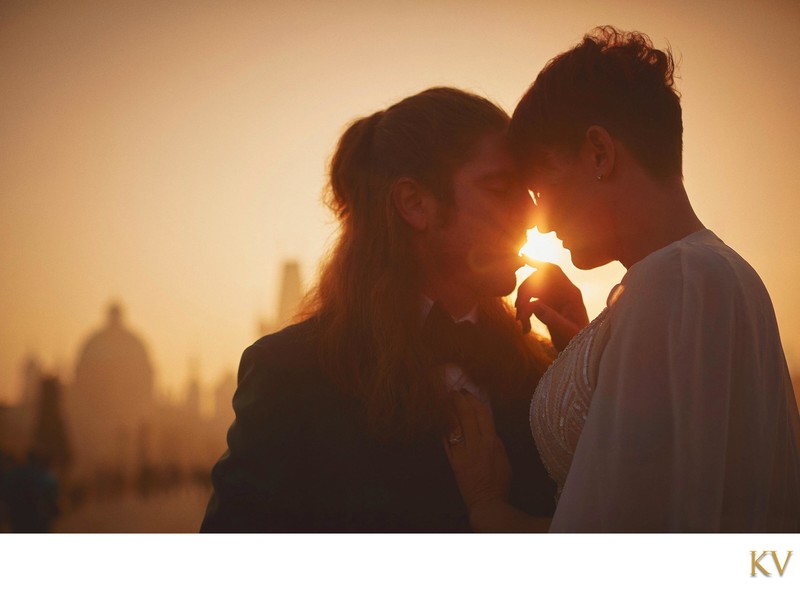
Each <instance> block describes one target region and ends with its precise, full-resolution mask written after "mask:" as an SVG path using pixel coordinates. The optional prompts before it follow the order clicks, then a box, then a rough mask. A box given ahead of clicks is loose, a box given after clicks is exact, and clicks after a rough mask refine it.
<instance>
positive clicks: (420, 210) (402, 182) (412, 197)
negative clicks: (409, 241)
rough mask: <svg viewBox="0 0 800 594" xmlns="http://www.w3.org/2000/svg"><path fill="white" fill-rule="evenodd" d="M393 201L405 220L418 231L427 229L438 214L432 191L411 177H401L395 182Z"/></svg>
mask: <svg viewBox="0 0 800 594" xmlns="http://www.w3.org/2000/svg"><path fill="white" fill-rule="evenodd" d="M392 202H393V203H394V207H395V208H396V209H397V212H399V213H400V216H401V217H403V220H404V221H405V222H406V223H408V225H409V226H410V227H411V228H412V229H414V230H416V231H425V230H426V229H427V228H428V227H429V226H430V225H431V223H432V222H433V220H434V217H435V215H436V212H435V210H436V209H435V204H434V200H433V196H431V193H430V191H429V190H428V189H427V188H425V187H424V186H423V185H421V184H420V183H419V182H418V181H417V180H415V179H413V178H411V177H401V178H400V179H398V180H397V181H396V182H395V183H394V185H393V186H392Z"/></svg>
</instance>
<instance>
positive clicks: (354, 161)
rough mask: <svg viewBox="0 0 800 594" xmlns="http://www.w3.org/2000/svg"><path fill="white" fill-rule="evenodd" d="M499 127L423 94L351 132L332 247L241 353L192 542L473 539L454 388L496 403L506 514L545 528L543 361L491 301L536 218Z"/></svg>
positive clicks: (338, 164) (502, 124)
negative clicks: (456, 473) (538, 417)
mask: <svg viewBox="0 0 800 594" xmlns="http://www.w3.org/2000/svg"><path fill="white" fill-rule="evenodd" d="M508 123H509V118H508V116H507V114H506V113H505V112H503V111H502V110H501V109H500V108H498V107H497V106H495V105H494V104H492V103H491V102H489V101H487V100H486V99H483V98H480V97H478V96H475V95H472V94H470V93H466V92H463V91H459V90H456V89H450V88H433V89H429V90H427V91H424V92H422V93H419V94H417V95H414V96H412V97H408V98H406V99H404V100H403V101H400V102H399V103H397V104H395V105H393V106H391V107H389V108H388V109H386V110H384V111H379V112H377V113H375V114H373V115H371V116H369V117H365V118H362V119H359V120H357V121H355V122H354V123H353V124H352V125H350V127H349V128H348V129H347V130H346V131H345V133H344V134H343V135H342V137H341V139H340V141H339V144H338V146H337V148H336V151H335V153H334V155H333V158H332V160H331V165H330V187H329V192H328V197H327V203H328V206H329V207H330V208H331V209H332V211H333V212H334V213H335V215H336V217H337V218H338V221H339V224H340V233H339V236H338V240H337V242H336V245H335V246H334V248H333V250H332V252H331V254H330V256H329V258H328V260H327V262H326V264H325V265H324V267H323V269H322V272H321V274H320V277H319V280H318V282H317V284H316V286H315V288H314V289H313V290H312V291H311V292H310V294H309V295H308V296H307V299H306V307H305V310H304V311H305V313H304V314H303V316H302V318H303V319H302V321H301V322H300V323H298V324H295V325H293V326H290V327H288V328H285V329H284V330H282V331H281V332H278V333H276V334H272V335H269V336H265V337H263V338H262V339H260V340H258V341H257V342H256V343H255V344H254V345H252V346H251V347H250V348H248V349H247V350H246V351H245V353H244V355H243V357H242V362H241V367H240V370H239V385H238V388H237V391H236V394H235V395H234V399H233V406H234V409H235V412H236V420H235V421H234V423H233V425H232V426H231V428H230V430H229V433H228V451H227V452H226V453H225V455H224V456H223V457H222V459H221V460H220V461H219V462H218V463H217V464H216V466H215V467H214V470H213V471H212V479H213V484H214V494H213V495H212V498H211V501H210V503H209V506H208V510H207V512H206V516H205V519H204V521H203V525H202V528H201V530H203V531H209V532H219V531H222V532H283V531H288V532H454V531H467V530H470V524H469V518H468V512H467V508H466V506H465V505H464V504H463V502H462V500H461V498H460V496H459V491H458V488H457V485H456V482H455V479H454V477H453V474H452V471H451V470H450V467H449V465H448V461H447V458H446V455H445V451H444V449H443V448H442V436H443V435H445V434H446V433H447V429H448V427H449V426H450V416H449V411H450V410H451V409H450V407H449V402H450V400H449V398H448V396H449V394H451V393H452V392H453V391H456V390H469V391H470V392H473V393H476V394H478V395H479V397H481V398H483V399H484V401H485V402H487V403H490V404H491V407H492V410H493V415H494V420H495V423H496V426H497V430H498V433H499V435H500V437H501V438H502V439H503V441H504V443H505V447H506V450H507V452H508V456H509V459H510V463H511V466H512V467H514V468H518V469H519V472H517V473H515V477H518V478H515V479H514V481H513V484H512V487H511V499H512V501H514V502H515V504H516V505H519V506H520V508H521V509H524V510H526V512H527V513H529V514H530V515H532V516H537V517H542V518H547V517H549V516H551V515H552V512H553V508H554V501H553V497H554V493H555V490H554V484H553V483H552V481H551V480H550V479H549V478H548V476H547V473H546V471H545V470H544V468H543V466H542V463H541V461H540V460H539V457H538V454H537V452H536V448H535V445H534V442H533V440H532V439H531V436H530V432H529V429H528V426H527V414H526V411H527V408H528V403H529V401H530V396H531V394H532V392H533V389H534V388H535V385H536V383H537V381H538V379H539V377H540V376H541V374H542V373H543V371H544V370H545V369H546V367H547V366H548V365H549V363H550V362H551V360H552V352H553V351H552V347H551V346H550V345H549V344H547V343H545V342H543V341H542V340H541V339H539V338H538V337H536V336H533V335H526V334H523V332H522V331H521V329H520V326H519V324H518V323H517V322H516V320H515V319H514V315H513V313H511V311H510V309H509V307H508V306H507V305H506V304H505V303H504V301H503V300H502V297H503V296H505V295H508V294H509V293H511V292H512V291H513V290H514V287H515V284H516V277H515V271H516V270H517V269H518V268H519V267H520V266H521V261H520V258H519V256H518V250H519V248H520V247H521V246H522V244H523V243H524V241H525V238H526V229H527V228H528V227H530V226H531V225H532V223H531V220H530V219H531V211H532V206H533V203H532V199H531V197H530V195H529V194H528V192H527V190H526V189H525V187H524V185H523V184H522V183H521V181H520V178H519V176H518V175H517V172H516V168H515V165H514V161H513V159H512V158H511V154H510V152H509V149H508V147H507V145H506V131H507V127H508ZM450 439H453V440H457V439H459V437H458V436H451V438H450Z"/></svg>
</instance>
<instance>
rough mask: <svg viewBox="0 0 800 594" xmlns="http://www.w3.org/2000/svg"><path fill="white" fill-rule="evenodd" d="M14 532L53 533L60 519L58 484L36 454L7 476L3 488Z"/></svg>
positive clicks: (31, 453) (4, 478)
mask: <svg viewBox="0 0 800 594" xmlns="http://www.w3.org/2000/svg"><path fill="white" fill-rule="evenodd" d="M2 491H3V493H4V497H5V502H6V507H7V512H8V519H9V526H10V528H11V531H12V532H28V533H32V532H50V530H51V529H52V526H53V521H54V520H55V519H56V517H57V516H58V512H59V509H58V480H57V479H56V477H55V475H54V474H53V473H52V472H51V471H50V469H49V464H48V461H47V459H46V458H44V457H43V456H41V455H39V454H38V453H36V452H33V451H32V452H30V453H29V454H28V458H27V461H26V462H25V463H24V464H22V465H20V466H17V467H15V468H13V469H11V470H10V471H7V472H6V473H5V476H4V477H3V487H2Z"/></svg>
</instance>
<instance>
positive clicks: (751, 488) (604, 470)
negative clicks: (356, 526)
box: [446, 27, 800, 532]
mask: <svg viewBox="0 0 800 594" xmlns="http://www.w3.org/2000/svg"><path fill="white" fill-rule="evenodd" d="M510 135H511V139H512V142H513V144H514V146H515V147H516V151H517V155H518V157H519V159H520V164H521V166H522V168H523V171H524V174H525V178H526V181H527V184H528V187H529V188H530V189H531V191H533V192H534V193H535V196H536V199H537V216H538V219H537V223H538V224H537V226H538V228H539V230H540V231H542V232H547V231H551V230H554V231H555V232H556V234H557V235H558V237H559V238H560V239H561V240H562V241H563V243H564V247H566V248H567V249H569V250H570V253H571V257H572V261H573V263H574V264H575V265H576V266H577V267H579V268H582V269H590V268H595V267H597V266H601V265H603V264H606V263H608V262H611V261H614V260H618V261H620V262H621V263H622V264H623V265H624V266H625V267H626V268H627V273H626V274H625V276H624V277H623V279H622V281H621V282H620V284H619V285H617V286H616V287H615V288H614V290H613V291H612V293H611V295H610V296H609V300H608V307H607V308H606V309H605V310H604V311H603V312H602V313H601V314H600V315H599V316H598V317H597V318H596V319H595V320H594V321H592V322H591V323H590V324H589V325H588V326H586V327H585V328H583V329H582V330H581V331H580V332H579V333H578V334H577V336H575V337H574V338H573V339H572V340H571V341H570V342H569V344H568V345H567V346H566V348H565V349H564V350H563V351H562V353H561V354H560V356H559V358H558V359H557V360H556V361H555V362H554V363H553V365H552V366H551V368H550V369H549V370H548V372H547V374H546V375H545V376H544V378H543V379H542V381H541V382H540V383H539V386H538V387H537V389H536V393H535V395H534V397H533V400H532V403H531V416H530V418H531V428H532V432H533V435H534V438H535V441H536V446H537V447H538V449H539V452H540V454H541V457H542V459H543V461H544V462H545V465H546V466H547V467H548V471H549V472H550V474H551V476H552V477H553V479H554V480H555V481H556V483H557V484H558V486H559V496H558V497H559V498H558V507H557V509H556V513H555V516H554V518H553V522H552V524H551V526H550V530H551V531H564V532H759V531H766V532H797V531H800V462H799V459H800V454H799V452H800V442H799V441H798V440H799V439H800V421H799V420H798V411H797V404H796V402H795V398H794V393H793V390H792V386H791V381H790V376H789V372H788V368H787V365H786V360H785V357H784V353H783V349H782V346H781V341H780V336H779V334H778V327H777V323H776V320H775V314H774V311H773V307H772V304H771V301H770V298H769V295H768V293H767V291H766V289H765V287H764V285H763V283H762V282H761V279H760V278H759V277H758V275H757V274H756V272H755V271H754V270H753V269H752V268H751V267H750V266H749V265H748V264H747V262H745V261H744V259H743V258H742V257H741V256H739V255H738V254H737V253H736V252H735V251H733V250H732V249H731V248H730V247H728V246H727V245H725V244H724V243H723V242H722V241H721V240H720V239H719V238H718V237H717V236H716V235H715V234H714V233H712V232H711V231H709V230H708V229H706V228H705V227H704V226H703V224H702V223H701V222H700V221H699V219H698V218H697V216H696V215H695V213H694V211H693V210H692V207H691V204H690V203H689V199H688V196H687V194H686V191H685V189H684V186H683V179H682V171H681V150H682V122H681V107H680V99H679V95H678V93H677V92H676V90H675V89H674V86H673V61H672V57H671V55H670V53H669V52H664V51H660V50H657V49H654V48H653V46H652V44H651V42H650V40H649V39H648V38H647V37H646V36H644V35H642V34H640V33H625V32H620V31H618V30H616V29H613V28H611V27H604V28H600V29H596V30H595V31H593V32H592V33H591V34H589V35H587V36H586V37H585V38H584V39H583V41H582V42H581V43H580V44H579V45H578V46H576V47H575V48H573V49H571V50H570V51H568V52H565V53H564V54H561V55H560V56H558V57H556V58H555V59H553V60H552V61H551V62H550V63H549V64H548V65H547V66H546V67H545V69H544V70H543V71H542V72H541V73H540V74H539V76H538V77H537V79H536V82H535V83H534V84H533V85H532V86H531V88H530V89H529V90H528V92H527V93H526V95H525V96H524V97H523V99H522V100H521V102H520V104H519V105H518V107H517V109H516V111H515V113H514V117H513V120H512V124H511V131H510ZM544 270H545V272H549V273H551V274H552V271H547V269H544ZM556 272H557V271H556ZM541 274H542V272H541V271H540V272H537V273H534V276H533V277H532V278H531V279H529V280H528V281H526V283H524V284H523V286H522V287H521V288H520V298H519V299H518V303H517V307H518V313H519V317H520V318H521V319H527V318H529V317H530V315H532V314H535V315H537V317H539V318H540V319H541V320H542V321H543V322H545V323H546V324H548V326H550V328H551V333H553V331H555V334H556V336H554V342H555V343H556V345H557V346H558V339H559V338H560V340H562V341H564V342H566V340H567V339H568V337H569V335H570V334H571V332H570V331H569V329H570V328H571V327H573V328H574V326H575V324H576V323H579V322H580V315H576V314H575V312H577V311H580V295H579V294H576V293H575V292H574V290H572V291H570V290H568V289H569V287H570V285H569V283H566V282H565V283H563V286H564V287H565V290H564V292H563V293H562V294H558V291H553V290H552V289H551V294H550V295H548V296H547V297H541V298H540V299H538V300H533V299H532V296H533V295H536V296H541V295H540V294H539V293H538V292H537V290H536V286H537V285H541V281H540V280H537V276H536V275H541ZM551 285H552V283H549V284H548V286H551ZM565 328H566V330H564V329H565ZM560 331H563V332H562V334H559V332H560ZM564 333H565V334H566V338H564V336H563V334H564ZM457 402H458V407H459V421H460V422H459V426H458V427H457V428H456V429H454V431H453V434H451V435H450V436H449V439H448V440H446V442H447V443H446V448H447V450H448V454H449V457H450V461H451V465H452V466H453V469H454V472H455V473H456V477H457V479H458V481H459V486H460V488H461V491H462V495H463V496H464V499H465V501H466V502H467V505H468V506H469V508H470V516H471V520H472V523H473V527H474V528H475V529H476V530H484V531H505V530H528V529H535V528H537V527H538V524H537V523H532V522H531V520H530V518H528V517H527V516H525V515H524V514H522V513H520V512H519V511H518V510H516V509H514V508H513V507H511V506H510V505H509V504H508V503H507V502H506V500H505V490H506V484H507V481H508V471H507V468H508V466H507V464H506V462H505V460H504V454H503V449H502V446H501V444H500V443H499V440H498V439H497V437H496V435H495V434H494V430H493V427H492V420H491V414H490V412H489V411H488V410H487V409H486V408H485V407H483V406H482V405H481V404H480V403H479V402H478V401H477V400H475V399H474V398H471V397H466V398H460V399H457Z"/></svg>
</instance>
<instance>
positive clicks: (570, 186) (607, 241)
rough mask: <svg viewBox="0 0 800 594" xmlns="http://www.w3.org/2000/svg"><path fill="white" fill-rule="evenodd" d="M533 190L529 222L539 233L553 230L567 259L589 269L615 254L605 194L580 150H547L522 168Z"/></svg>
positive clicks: (600, 181) (612, 227)
mask: <svg viewBox="0 0 800 594" xmlns="http://www.w3.org/2000/svg"><path fill="white" fill-rule="evenodd" d="M524 178H525V184H526V186H527V187H528V188H529V189H530V191H531V193H532V194H533V195H534V196H535V199H536V207H535V213H534V223H535V224H536V228H537V229H538V231H539V232H540V233H549V232H551V231H555V233H556V236H557V237H558V238H559V239H560V240H561V242H562V244H563V245H564V248H566V249H568V250H569V252H570V256H571V258H572V263H573V264H574V265H575V266H576V267H577V268H580V269H583V270H588V269H590V268H596V267H597V266H602V265H603V264H607V263H608V262H611V261H612V260H614V259H616V257H615V252H614V246H615V245H616V241H615V237H614V228H615V226H614V224H613V217H612V212H611V209H610V208H609V199H608V196H606V195H605V194H604V193H603V190H604V186H603V184H604V183H605V182H603V181H602V180H598V179H597V177H596V176H595V174H594V170H593V168H592V167H591V163H589V162H588V160H587V159H584V158H582V157H581V156H580V155H579V156H575V157H570V156H566V155H564V154H561V153H557V152H553V151H551V152H548V153H547V154H546V155H543V156H540V158H539V159H537V160H536V162H535V163H534V164H533V165H531V166H530V167H528V168H526V171H525V172H524Z"/></svg>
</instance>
